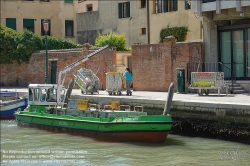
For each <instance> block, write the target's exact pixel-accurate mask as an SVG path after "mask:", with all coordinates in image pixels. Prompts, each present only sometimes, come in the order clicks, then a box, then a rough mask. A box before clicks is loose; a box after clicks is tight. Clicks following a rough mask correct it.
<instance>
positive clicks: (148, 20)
mask: <svg viewBox="0 0 250 166" xmlns="http://www.w3.org/2000/svg"><path fill="white" fill-rule="evenodd" d="M147 24H148V25H147V26H148V44H150V19H149V0H147Z"/></svg>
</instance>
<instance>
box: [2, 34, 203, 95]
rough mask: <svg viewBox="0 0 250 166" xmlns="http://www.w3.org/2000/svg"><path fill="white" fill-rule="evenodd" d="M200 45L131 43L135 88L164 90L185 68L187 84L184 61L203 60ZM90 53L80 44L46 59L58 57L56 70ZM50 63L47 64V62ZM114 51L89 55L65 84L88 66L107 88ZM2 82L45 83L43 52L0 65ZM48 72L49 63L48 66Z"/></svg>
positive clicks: (112, 66)
mask: <svg viewBox="0 0 250 166" xmlns="http://www.w3.org/2000/svg"><path fill="white" fill-rule="evenodd" d="M202 48H203V45H202V43H201V42H181V43H176V39H175V38H173V37H168V38H166V39H165V40H164V42H163V43H160V44H149V45H133V46H132V70H133V71H132V74H133V78H134V80H133V88H134V90H139V91H140V90H141V91H142V90H145V91H146V90H147V91H167V90H168V87H169V85H170V83H171V82H174V84H175V89H176V87H177V84H176V74H177V70H176V68H184V69H185V76H186V78H185V82H186V84H185V86H186V90H187V87H188V80H187V70H186V68H187V63H194V62H199V61H201V62H203V59H204V57H203V50H202ZM91 52H93V50H88V48H87V47H83V49H82V50H79V49H78V50H59V51H49V54H48V56H49V59H58V60H57V77H58V72H59V71H61V70H62V69H63V68H64V67H65V66H67V65H70V64H71V63H73V62H75V61H77V60H79V59H80V58H82V57H84V56H86V55H87V54H89V53H91ZM49 64H50V63H49ZM115 66H116V50H113V51H110V50H109V49H106V50H104V51H102V52H101V53H99V54H97V55H95V56H94V57H92V58H90V59H89V60H88V61H87V62H85V63H83V64H81V65H79V66H78V67H76V68H74V69H72V70H71V71H70V72H68V73H67V77H66V80H65V84H64V85H65V86H68V83H69V81H70V79H71V78H73V77H74V76H73V74H76V71H77V70H78V69H80V68H87V69H91V70H92V71H93V72H94V73H96V75H97V77H98V78H99V79H100V89H104V90H105V89H106V75H105V73H106V72H111V71H115ZM0 69H1V80H0V83H1V85H5V86H27V85H28V84H29V83H40V84H43V83H44V82H45V52H39V53H33V54H32V56H31V58H30V62H29V63H28V64H27V63H22V64H21V65H18V64H16V63H14V64H10V65H2V64H1V68H0ZM49 72H50V66H49Z"/></svg>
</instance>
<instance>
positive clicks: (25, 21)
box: [23, 19, 34, 27]
mask: <svg viewBox="0 0 250 166" xmlns="http://www.w3.org/2000/svg"><path fill="white" fill-rule="evenodd" d="M23 27H34V19H23Z"/></svg>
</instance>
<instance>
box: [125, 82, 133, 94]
mask: <svg viewBox="0 0 250 166" xmlns="http://www.w3.org/2000/svg"><path fill="white" fill-rule="evenodd" d="M131 84H132V81H131V80H126V89H127V95H129V94H130V92H131V90H130V87H131Z"/></svg>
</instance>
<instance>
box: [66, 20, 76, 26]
mask: <svg viewBox="0 0 250 166" xmlns="http://www.w3.org/2000/svg"><path fill="white" fill-rule="evenodd" d="M65 25H74V21H72V20H65Z"/></svg>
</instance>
